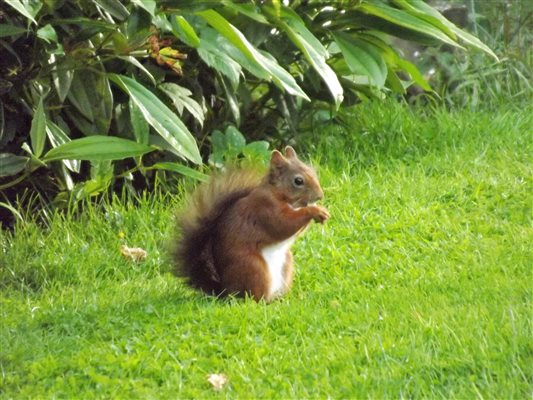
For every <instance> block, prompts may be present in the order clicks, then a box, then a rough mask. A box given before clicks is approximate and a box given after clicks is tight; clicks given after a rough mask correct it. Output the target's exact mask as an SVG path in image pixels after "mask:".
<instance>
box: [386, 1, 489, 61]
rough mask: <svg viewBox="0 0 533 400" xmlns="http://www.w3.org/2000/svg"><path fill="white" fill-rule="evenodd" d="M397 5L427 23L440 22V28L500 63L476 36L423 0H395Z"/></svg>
mask: <svg viewBox="0 0 533 400" xmlns="http://www.w3.org/2000/svg"><path fill="white" fill-rule="evenodd" d="M394 2H395V3H396V4H398V5H399V6H400V7H402V8H403V9H405V10H406V11H407V12H409V13H411V14H413V15H416V16H418V17H419V18H422V19H426V20H427V21H429V22H431V21H435V20H436V21H438V24H440V26H443V27H445V29H448V30H449V31H451V32H452V33H453V35H455V36H457V37H459V38H460V39H462V40H463V41H464V42H465V43H466V44H468V45H470V46H473V47H476V48H477V49H479V50H482V51H484V52H485V53H487V54H489V55H490V56H491V57H493V58H494V59H495V60H496V61H499V59H498V56H496V54H494V52H493V51H492V50H491V49H490V48H489V47H488V46H487V45H486V44H485V43H483V42H482V41H481V40H479V39H478V38H477V37H475V36H474V35H471V34H470V33H468V32H466V31H464V30H462V29H460V28H458V27H457V25H455V24H454V23H453V22H451V21H449V20H448V19H446V18H445V17H444V16H443V15H442V14H441V13H439V12H438V11H437V10H435V9H434V8H433V7H431V6H430V5H429V4H426V3H425V2H424V1H422V0H409V1H407V0H394Z"/></svg>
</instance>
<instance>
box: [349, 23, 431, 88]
mask: <svg viewBox="0 0 533 400" xmlns="http://www.w3.org/2000/svg"><path fill="white" fill-rule="evenodd" d="M357 37H358V38H359V39H361V40H364V41H366V42H369V43H371V44H373V45H374V47H375V48H376V49H378V50H379V51H380V53H381V55H382V57H383V58H384V59H385V61H386V62H387V64H388V65H390V66H391V67H392V68H393V69H395V70H398V69H401V70H403V71H405V72H407V73H409V75H410V76H411V79H412V80H413V81H414V82H415V83H416V84H418V85H419V86H420V87H421V88H422V89H424V90H426V91H431V86H430V85H429V83H428V82H427V80H426V78H424V76H423V75H422V73H421V72H420V71H419V70H418V68H417V67H416V66H415V65H414V64H412V63H411V62H409V61H407V60H405V59H403V58H401V57H400V56H399V55H398V53H397V52H396V51H395V50H394V49H393V48H392V47H391V46H390V45H389V44H388V43H385V42H384V41H383V40H382V39H380V38H379V37H377V36H374V34H373V33H369V34H363V33H359V34H358V35H357ZM390 75H391V71H389V73H388V75H387V81H389V83H391V80H394V77H391V76H390ZM395 75H396V74H395Z"/></svg>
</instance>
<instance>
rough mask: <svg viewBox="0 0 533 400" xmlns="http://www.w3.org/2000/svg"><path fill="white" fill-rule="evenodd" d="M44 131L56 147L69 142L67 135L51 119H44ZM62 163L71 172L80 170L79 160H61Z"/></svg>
mask: <svg viewBox="0 0 533 400" xmlns="http://www.w3.org/2000/svg"><path fill="white" fill-rule="evenodd" d="M46 133H47V135H48V139H49V140H50V143H51V144H52V147H58V146H61V145H62V144H65V143H68V142H70V138H69V137H68V135H67V134H66V133H65V132H63V130H62V129H61V128H60V127H59V126H58V125H56V124H54V123H53V122H52V121H46ZM63 163H64V164H65V166H66V167H67V168H68V169H69V170H71V171H72V172H80V166H81V163H80V161H79V160H63Z"/></svg>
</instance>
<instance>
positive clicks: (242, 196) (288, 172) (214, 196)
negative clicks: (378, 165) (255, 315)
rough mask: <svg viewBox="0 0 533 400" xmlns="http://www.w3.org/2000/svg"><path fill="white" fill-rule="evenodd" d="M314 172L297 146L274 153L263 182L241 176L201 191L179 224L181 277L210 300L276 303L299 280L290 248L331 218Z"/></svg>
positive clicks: (177, 259)
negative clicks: (240, 298)
mask: <svg viewBox="0 0 533 400" xmlns="http://www.w3.org/2000/svg"><path fill="white" fill-rule="evenodd" d="M323 197H324V193H323V191H322V188H321V187H320V184H319V182H318V178H317V175H316V173H315V171H314V170H313V169H312V168H311V167H310V166H308V165H306V164H304V163H303V162H302V161H300V160H299V159H298V156H297V155H296V152H295V151H294V149H293V148H292V147H290V146H288V147H286V148H285V155H283V154H282V153H281V152H279V151H277V150H274V151H273V152H272V156H271V159H270V166H269V169H268V172H267V173H266V175H265V176H264V177H262V178H261V177H260V176H257V174H255V173H253V172H251V171H243V170H234V171H230V172H227V173H225V174H224V175H222V176H219V177H215V178H212V179H211V180H210V181H209V182H208V183H207V184H203V185H200V186H199V187H198V189H197V190H196V191H195V192H194V193H193V195H192V196H191V198H190V200H189V204H188V206H187V207H186V208H185V212H184V213H183V214H182V216H181V217H180V218H179V221H178V228H179V229H180V230H181V237H180V239H179V240H178V243H177V246H176V250H175V252H174V260H175V263H176V274H177V275H178V276H180V277H184V278H186V280H187V283H188V284H189V285H190V286H192V287H194V288H196V289H200V290H202V291H204V292H205V293H208V294H212V295H216V296H222V295H227V294H235V295H241V296H246V295H248V296H251V297H253V299H254V300H255V301H260V300H261V299H263V300H265V301H267V302H268V301H271V300H273V299H275V298H277V297H279V296H281V295H283V294H285V293H286V292H287V291H288V290H289V288H290V286H291V284H292V280H293V271H294V269H293V260H292V254H291V251H290V246H291V245H292V243H293V242H294V240H295V239H296V237H297V236H298V235H299V234H300V233H301V232H302V231H303V230H304V229H305V228H306V227H307V225H308V224H309V223H310V222H311V220H314V221H316V222H319V223H324V221H326V220H327V219H328V218H329V213H328V211H327V210H326V209H325V208H324V207H321V206H317V205H315V204H314V203H315V202H316V201H318V200H321V199H322V198H323Z"/></svg>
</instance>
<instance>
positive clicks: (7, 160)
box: [0, 153, 30, 176]
mask: <svg viewBox="0 0 533 400" xmlns="http://www.w3.org/2000/svg"><path fill="white" fill-rule="evenodd" d="M29 160H30V159H29V158H28V157H21V156H16V155H14V154H11V153H0V176H11V175H15V174H18V173H19V172H20V171H22V170H23V169H24V168H26V165H27V164H28V161H29Z"/></svg>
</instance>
